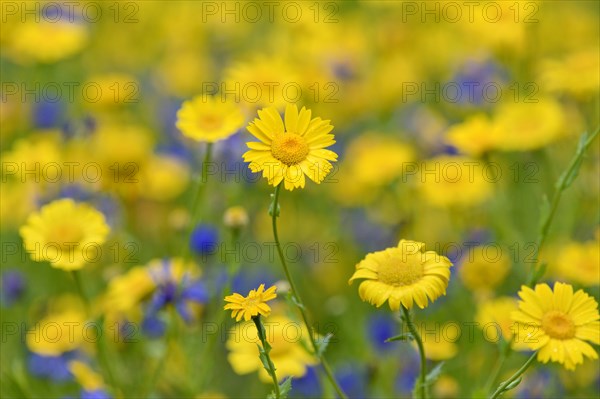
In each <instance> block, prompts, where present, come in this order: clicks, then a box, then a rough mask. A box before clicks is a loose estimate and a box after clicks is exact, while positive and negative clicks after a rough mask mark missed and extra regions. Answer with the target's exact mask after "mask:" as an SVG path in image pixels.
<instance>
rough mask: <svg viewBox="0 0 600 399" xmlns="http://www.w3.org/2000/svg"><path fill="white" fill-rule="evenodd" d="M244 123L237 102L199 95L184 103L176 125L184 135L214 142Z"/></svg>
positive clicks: (233, 131) (230, 133)
mask: <svg viewBox="0 0 600 399" xmlns="http://www.w3.org/2000/svg"><path fill="white" fill-rule="evenodd" d="M243 124H244V115H243V114H242V111H240V109H239V108H238V107H237V105H236V104H235V103H233V102H230V101H220V97H210V96H197V97H194V98H193V99H192V100H189V101H185V102H184V103H183V105H182V106H181V108H180V109H179V111H177V122H176V124H175V125H176V126H177V128H178V129H179V130H181V132H182V133H183V135H184V136H187V137H190V138H192V139H194V140H197V141H202V142H209V143H214V142H216V141H219V140H224V139H226V138H228V137H229V136H231V135H232V134H234V133H235V132H237V131H238V129H240V128H241V127H242V125H243Z"/></svg>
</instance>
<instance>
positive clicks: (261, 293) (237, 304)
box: [224, 284, 277, 321]
mask: <svg viewBox="0 0 600 399" xmlns="http://www.w3.org/2000/svg"><path fill="white" fill-rule="evenodd" d="M276 289H277V287H275V286H272V287H270V288H269V289H267V290H266V291H265V285H264V284H261V285H260V286H259V287H258V289H256V290H251V291H250V292H249V293H248V296H246V297H244V296H242V295H240V294H238V293H237V292H236V293H234V294H233V295H228V296H226V297H225V302H229V303H228V304H227V305H225V308H224V309H225V310H231V311H232V312H231V317H232V318H235V320H236V321H240V320H241V319H242V316H243V317H244V320H246V321H248V320H250V319H251V318H252V317H254V316H258V315H259V314H260V315H263V316H265V317H266V316H268V315H269V314H271V308H270V307H269V305H267V302H268V301H270V300H272V299H275V298H276V297H277V294H276V293H275V290H276Z"/></svg>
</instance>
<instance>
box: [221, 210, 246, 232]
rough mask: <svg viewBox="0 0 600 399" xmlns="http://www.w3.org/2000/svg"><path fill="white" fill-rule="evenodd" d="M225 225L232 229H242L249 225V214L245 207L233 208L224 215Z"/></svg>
mask: <svg viewBox="0 0 600 399" xmlns="http://www.w3.org/2000/svg"><path fill="white" fill-rule="evenodd" d="M223 224H224V225H225V226H227V227H229V228H232V229H240V228H242V227H245V226H247V225H248V212H247V211H246V208H244V207H243V206H232V207H230V208H227V209H226V210H225V213H224V214H223Z"/></svg>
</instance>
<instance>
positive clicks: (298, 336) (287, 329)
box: [226, 315, 318, 383]
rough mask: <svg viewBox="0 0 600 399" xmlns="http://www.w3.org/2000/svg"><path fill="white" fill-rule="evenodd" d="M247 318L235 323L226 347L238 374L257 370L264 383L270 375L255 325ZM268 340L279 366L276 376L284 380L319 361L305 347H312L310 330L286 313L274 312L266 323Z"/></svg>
mask: <svg viewBox="0 0 600 399" xmlns="http://www.w3.org/2000/svg"><path fill="white" fill-rule="evenodd" d="M252 326H253V323H252V322H250V321H248V322H245V323H240V324H236V325H235V326H234V327H233V328H232V329H231V330H230V333H229V335H228V337H229V339H228V340H227V343H226V347H227V349H228V350H229V355H228V356H227V360H229V363H230V364H231V367H232V368H233V371H235V372H236V373H237V374H240V375H243V374H249V373H252V372H254V371H258V377H259V378H260V380H261V381H262V382H265V383H269V382H271V377H270V376H269V374H268V373H267V371H266V370H265V368H264V367H263V364H262V362H261V361H260V359H259V357H258V356H257V355H258V348H257V347H256V345H257V343H258V344H259V345H260V340H259V339H258V334H257V331H256V328H253V327H252ZM265 330H266V331H267V337H266V338H267V342H268V343H269V344H270V345H271V347H272V349H271V352H270V354H269V355H270V357H271V360H273V363H274V364H276V365H277V378H278V379H279V381H280V382H281V381H283V380H284V379H285V378H286V377H290V376H291V377H302V376H304V375H305V374H306V370H307V368H308V366H312V365H315V364H317V362H318V360H317V358H316V357H315V356H313V355H311V354H310V353H309V352H308V351H307V350H306V348H307V347H309V345H310V344H309V341H308V330H307V329H306V327H304V325H303V324H302V323H298V322H295V321H293V320H291V319H289V318H287V317H285V316H280V315H273V317H271V318H269V320H268V321H267V322H265Z"/></svg>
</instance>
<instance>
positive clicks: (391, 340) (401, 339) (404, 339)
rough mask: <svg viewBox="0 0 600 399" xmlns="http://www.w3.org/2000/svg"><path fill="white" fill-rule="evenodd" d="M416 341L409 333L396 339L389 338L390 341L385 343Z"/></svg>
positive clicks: (387, 340) (395, 337) (397, 336)
mask: <svg viewBox="0 0 600 399" xmlns="http://www.w3.org/2000/svg"><path fill="white" fill-rule="evenodd" d="M414 339H415V337H414V336H413V335H412V334H411V333H409V332H407V333H403V334H400V335H396V336H394V337H391V338H388V339H386V340H385V342H393V341H412V340H414Z"/></svg>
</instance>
